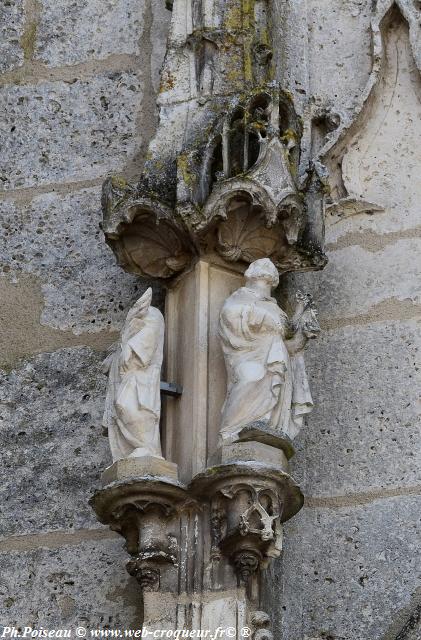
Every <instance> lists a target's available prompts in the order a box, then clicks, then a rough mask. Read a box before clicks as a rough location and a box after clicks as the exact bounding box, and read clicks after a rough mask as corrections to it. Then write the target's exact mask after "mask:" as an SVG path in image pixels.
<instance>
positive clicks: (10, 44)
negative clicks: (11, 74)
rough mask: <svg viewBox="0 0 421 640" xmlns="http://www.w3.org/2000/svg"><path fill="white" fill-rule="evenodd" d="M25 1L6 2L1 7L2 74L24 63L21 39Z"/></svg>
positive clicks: (12, 0)
mask: <svg viewBox="0 0 421 640" xmlns="http://www.w3.org/2000/svg"><path fill="white" fill-rule="evenodd" d="M24 17H25V16H24V1H23V0H11V1H10V0H5V1H4V2H2V3H1V5H0V73H3V72H4V71H9V70H10V69H14V68H15V67H18V66H19V65H21V64H22V63H23V48H22V46H21V42H20V39H21V37H22V35H23V27H24Z"/></svg>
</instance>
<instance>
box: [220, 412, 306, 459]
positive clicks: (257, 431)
mask: <svg viewBox="0 0 421 640" xmlns="http://www.w3.org/2000/svg"><path fill="white" fill-rule="evenodd" d="M236 442H255V443H256V442H259V443H261V444H264V445H268V446H270V447H273V448H275V449H280V450H281V451H283V452H284V454H285V456H286V458H287V460H289V459H290V458H292V456H293V455H294V453H295V449H294V446H293V444H292V440H291V438H290V437H289V436H288V435H287V434H286V433H283V432H280V431H277V430H275V429H274V428H273V427H272V425H271V424H270V422H269V421H268V420H256V421H255V422H249V423H248V424H246V425H244V426H243V427H239V428H238V429H236V430H235V431H232V432H229V431H226V432H224V431H221V433H220V439H219V443H220V445H222V446H226V445H228V444H232V443H236Z"/></svg>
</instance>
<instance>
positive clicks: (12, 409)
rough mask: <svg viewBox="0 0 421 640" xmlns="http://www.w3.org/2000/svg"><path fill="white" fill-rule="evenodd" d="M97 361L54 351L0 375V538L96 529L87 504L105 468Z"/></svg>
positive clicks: (95, 356) (79, 351)
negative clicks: (0, 510) (56, 530)
mask: <svg viewBox="0 0 421 640" xmlns="http://www.w3.org/2000/svg"><path fill="white" fill-rule="evenodd" d="M103 357H104V355H103V354H100V353H94V352H92V351H91V350H90V349H87V348H74V349H61V350H59V351H56V352H55V353H45V354H42V355H39V356H37V357H35V358H34V359H33V360H32V361H29V362H27V363H26V364H23V365H22V366H21V368H20V369H16V370H14V371H11V372H10V373H9V374H6V373H5V372H2V374H1V378H0V397H1V413H0V418H1V419H0V423H1V425H2V429H1V433H0V441H1V445H0V446H1V449H2V451H3V464H2V475H3V478H2V483H1V495H0V504H1V508H2V523H1V535H3V536H5V535H8V534H22V533H28V532H37V531H48V530H52V529H60V528H61V529H71V528H74V529H77V528H80V527H86V526H98V525H97V523H96V520H95V517H94V514H93V512H92V511H91V509H90V507H89V506H88V504H87V501H88V499H89V497H90V494H91V493H92V491H93V490H94V488H95V487H96V486H97V485H98V483H99V476H100V472H101V471H102V470H103V469H104V468H105V467H106V466H108V465H109V464H110V462H111V456H110V453H109V448H108V442H107V439H106V438H105V437H103V436H102V430H101V426H100V425H101V417H102V411H103V403H104V394H105V382H106V379H105V376H103V375H102V374H101V372H100V365H101V362H102V360H103Z"/></svg>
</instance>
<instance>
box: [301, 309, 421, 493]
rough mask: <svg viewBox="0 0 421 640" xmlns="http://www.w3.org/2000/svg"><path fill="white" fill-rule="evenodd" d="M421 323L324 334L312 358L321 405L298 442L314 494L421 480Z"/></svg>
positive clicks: (315, 393)
mask: <svg viewBox="0 0 421 640" xmlns="http://www.w3.org/2000/svg"><path fill="white" fill-rule="evenodd" d="M420 354H421V340H420V321H417V320H413V321H408V322H396V323H392V322H391V323H387V324H386V323H375V324H373V325H370V326H360V327H345V328H343V329H340V330H337V331H327V332H324V333H323V334H322V335H321V337H320V340H319V341H317V343H313V344H311V345H310V348H309V349H308V350H307V352H306V362H307V363H308V365H307V366H308V372H309V376H310V382H311V387H312V393H313V398H314V400H315V410H314V412H313V413H312V414H311V416H310V417H309V418H308V424H307V426H306V427H304V429H303V431H302V433H301V435H300V436H299V437H298V438H297V440H296V441H295V445H296V447H297V454H296V457H295V458H293V459H292V460H291V463H292V465H293V474H294V477H296V479H297V480H300V481H301V482H302V483H304V484H303V487H304V488H303V491H304V494H305V495H308V496H320V495H323V496H329V495H344V494H348V493H350V492H355V493H358V492H366V491H370V490H377V491H378V490H380V489H382V488H386V487H387V488H389V489H390V488H397V487H410V486H414V485H418V484H420V481H421V471H420V469H421V450H420V447H419V433H420V427H421V415H420V406H419V390H420V385H421V360H420Z"/></svg>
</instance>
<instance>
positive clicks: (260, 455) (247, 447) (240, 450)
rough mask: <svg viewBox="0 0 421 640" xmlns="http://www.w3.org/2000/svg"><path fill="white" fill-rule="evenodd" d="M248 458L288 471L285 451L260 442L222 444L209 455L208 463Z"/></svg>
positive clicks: (225, 462)
mask: <svg viewBox="0 0 421 640" xmlns="http://www.w3.org/2000/svg"><path fill="white" fill-rule="evenodd" d="M249 460H253V461H257V462H263V463H265V464H267V465H268V466H271V465H274V466H275V467H279V468H281V469H282V470H283V471H286V472H288V460H287V457H286V455H285V453H284V452H283V451H282V450H281V449H275V447H271V446H270V445H268V444H263V443H262V442H235V443H233V444H227V445H224V446H222V447H220V448H219V449H217V450H216V452H215V453H214V454H213V456H211V459H210V464H211V465H217V464H227V463H230V462H238V461H249Z"/></svg>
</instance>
